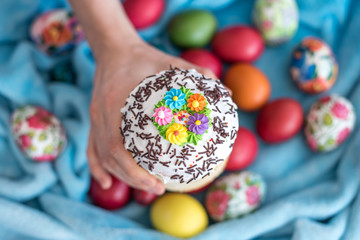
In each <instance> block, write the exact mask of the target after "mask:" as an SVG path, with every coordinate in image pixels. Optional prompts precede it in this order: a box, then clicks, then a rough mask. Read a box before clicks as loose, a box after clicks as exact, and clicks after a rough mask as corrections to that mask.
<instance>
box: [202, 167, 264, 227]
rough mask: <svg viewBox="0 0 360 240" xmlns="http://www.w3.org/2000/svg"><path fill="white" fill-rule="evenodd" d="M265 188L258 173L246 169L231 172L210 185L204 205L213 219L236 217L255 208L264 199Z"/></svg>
mask: <svg viewBox="0 0 360 240" xmlns="http://www.w3.org/2000/svg"><path fill="white" fill-rule="evenodd" d="M265 190H266V185H265V182H264V181H263V179H262V177H261V176H260V175H258V174H255V173H251V172H248V171H246V172H238V173H231V174H228V175H226V176H223V177H221V178H219V179H218V180H216V181H215V182H214V184H213V185H212V186H211V187H210V189H209V191H208V192H207V195H206V199H205V207H206V210H207V212H208V213H209V215H210V217H211V218H212V219H213V220H215V221H223V220H227V219H232V218H237V217H240V216H243V215H246V214H249V213H251V212H252V211H254V210H255V209H257V208H258V207H259V206H260V204H261V201H262V200H263V199H264V195H265Z"/></svg>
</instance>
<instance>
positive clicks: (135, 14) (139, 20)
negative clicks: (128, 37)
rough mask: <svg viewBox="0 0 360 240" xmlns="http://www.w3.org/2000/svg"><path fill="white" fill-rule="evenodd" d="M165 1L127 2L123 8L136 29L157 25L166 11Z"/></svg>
mask: <svg viewBox="0 0 360 240" xmlns="http://www.w3.org/2000/svg"><path fill="white" fill-rule="evenodd" d="M165 3H166V2H165V0H125V1H124V2H123V7H124V10H125V12H126V15H127V16H128V18H129V20H130V21H131V23H132V24H133V26H134V27H135V28H136V29H143V28H147V27H149V26H151V25H153V24H154V23H156V22H157V21H158V20H159V18H160V17H161V15H162V13H163V12H164V9H165Z"/></svg>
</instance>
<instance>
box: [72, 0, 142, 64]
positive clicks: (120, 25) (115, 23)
mask: <svg viewBox="0 0 360 240" xmlns="http://www.w3.org/2000/svg"><path fill="white" fill-rule="evenodd" d="M69 2H70V4H71V6H72V8H73V10H74V12H75V14H76V16H77V18H78V19H79V21H80V23H81V25H82V27H83V29H84V32H85V35H86V38H87V40H88V42H89V44H90V47H91V49H92V51H93V53H94V56H95V59H100V58H102V56H103V55H106V53H107V52H111V51H114V48H124V49H126V48H129V47H131V45H132V44H136V43H137V42H140V41H141V39H140V37H139V36H138V35H137V32H136V30H135V29H134V28H133V26H132V24H131V23H130V21H129V19H128V18H127V16H126V13H125V11H124V9H123V7H122V5H121V3H120V1H119V0H106V1H104V0H69Z"/></svg>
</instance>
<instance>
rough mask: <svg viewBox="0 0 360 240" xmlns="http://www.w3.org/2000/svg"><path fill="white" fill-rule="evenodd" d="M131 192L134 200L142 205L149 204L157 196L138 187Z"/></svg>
mask: <svg viewBox="0 0 360 240" xmlns="http://www.w3.org/2000/svg"><path fill="white" fill-rule="evenodd" d="M132 194H133V196H134V199H135V201H136V202H137V203H138V204H140V205H142V206H148V205H150V204H151V203H152V202H154V201H155V199H156V198H157V197H158V195H156V194H155V193H151V192H147V191H144V190H140V189H133V192H132Z"/></svg>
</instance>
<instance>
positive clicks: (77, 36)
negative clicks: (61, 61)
mask: <svg viewBox="0 0 360 240" xmlns="http://www.w3.org/2000/svg"><path fill="white" fill-rule="evenodd" d="M30 35H31V39H32V41H33V42H34V43H35V44H36V46H37V47H38V48H39V49H40V50H42V51H43V52H45V53H47V54H49V55H63V54H65V53H67V52H69V51H71V50H72V49H73V48H74V47H75V46H76V45H77V44H78V43H80V42H81V41H82V40H83V39H84V32H83V30H82V28H81V26H80V24H79V22H78V20H77V19H76V18H75V16H74V15H73V13H72V12H70V11H68V10H66V9H56V10H52V11H49V12H46V13H44V14H42V15H40V16H39V17H37V18H36V19H35V21H34V22H33V24H32V26H31V30H30Z"/></svg>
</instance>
